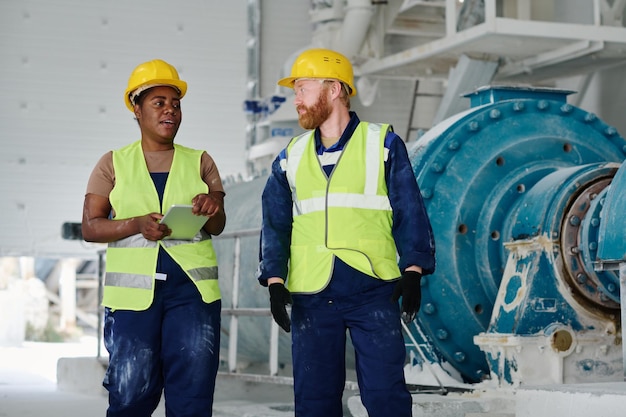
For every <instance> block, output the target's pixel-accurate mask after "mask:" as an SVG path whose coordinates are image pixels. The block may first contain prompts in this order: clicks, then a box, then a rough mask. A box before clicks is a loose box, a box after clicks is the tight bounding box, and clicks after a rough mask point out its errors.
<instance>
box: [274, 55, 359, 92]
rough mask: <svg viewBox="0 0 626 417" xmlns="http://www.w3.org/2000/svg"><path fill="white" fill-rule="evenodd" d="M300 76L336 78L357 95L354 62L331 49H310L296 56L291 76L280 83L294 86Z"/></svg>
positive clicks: (284, 85)
mask: <svg viewBox="0 0 626 417" xmlns="http://www.w3.org/2000/svg"><path fill="white" fill-rule="evenodd" d="M300 78H321V79H336V80H339V81H341V82H343V83H345V84H347V85H348V87H349V88H350V95H351V96H354V95H356V88H354V75H353V73H352V64H350V61H349V60H348V58H346V57H345V56H344V55H342V54H340V53H339V52H335V51H331V50H330V49H308V50H306V51H304V52H302V53H301V54H300V55H298V57H297V58H296V60H295V62H294V63H293V66H292V67H291V76H289V77H286V78H282V79H280V80H278V85H280V86H283V87H289V88H293V84H294V83H295V82H296V80H297V79H300Z"/></svg>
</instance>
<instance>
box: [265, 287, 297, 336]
mask: <svg viewBox="0 0 626 417" xmlns="http://www.w3.org/2000/svg"><path fill="white" fill-rule="evenodd" d="M269 290H270V310H272V317H274V321H275V322H276V323H277V324H278V325H279V326H280V327H282V328H283V330H284V331H286V332H287V333H289V332H290V331H291V319H289V314H287V308H286V307H285V306H286V305H287V304H289V305H291V304H293V300H292V299H291V293H290V292H289V290H288V289H287V288H285V286H284V285H283V284H280V283H278V282H275V283H273V284H270V286H269Z"/></svg>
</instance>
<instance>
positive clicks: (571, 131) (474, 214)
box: [409, 87, 626, 384]
mask: <svg viewBox="0 0 626 417" xmlns="http://www.w3.org/2000/svg"><path fill="white" fill-rule="evenodd" d="M569 93H570V92H569V91H563V90H554V89H539V88H514V87H488V88H481V89H478V90H477V91H475V92H473V93H471V94H468V95H467V97H469V99H470V101H471V109H469V110H467V111H465V112H463V113H460V114H457V115H455V116H453V117H451V118H449V119H447V120H445V121H444V122H442V123H441V124H439V125H438V126H435V127H434V128H433V129H431V130H430V131H428V132H427V133H426V134H425V135H424V136H422V137H421V138H420V139H419V140H418V141H417V142H416V143H415V144H414V145H413V146H412V147H411V148H410V150H409V151H410V157H411V160H412V164H413V167H414V171H415V175H416V178H417V179H418V183H419V184H420V187H421V191H422V194H423V197H424V200H425V202H426V205H427V210H428V213H429V215H430V218H431V221H432V223H433V229H434V232H435V239H436V244H437V270H436V272H435V274H434V275H432V276H429V277H427V278H426V279H424V280H423V298H422V309H421V311H420V313H419V326H420V327H421V329H422V330H423V332H416V334H415V336H416V337H417V338H419V337H420V335H422V339H427V340H422V341H423V342H424V343H426V344H427V345H428V346H430V347H431V348H432V349H429V350H428V351H431V352H434V354H435V355H436V357H437V359H439V360H441V359H443V360H445V361H447V362H449V363H450V364H451V365H452V366H453V367H454V368H456V369H457V370H458V371H459V372H460V373H461V375H462V376H463V378H464V379H465V380H466V381H468V382H478V381H480V380H481V379H484V378H486V377H488V376H492V377H497V378H498V379H499V380H500V382H503V383H510V384H517V383H520V382H522V381H524V382H525V383H565V382H579V381H606V380H621V379H622V353H621V335H620V332H621V330H620V291H619V277H618V275H617V273H616V272H615V271H614V270H613V269H614V268H608V270H604V269H605V268H597V266H598V265H601V262H598V260H599V259H598V247H599V246H600V247H602V246H603V245H604V247H611V248H616V247H617V245H621V253H619V254H617V255H613V258H614V259H617V263H619V262H620V260H622V259H624V253H625V252H624V249H623V248H624V230H625V229H624V227H623V220H622V219H621V218H620V219H616V220H617V221H615V222H614V223H615V224H614V225H613V226H612V227H610V228H606V227H602V226H605V219H606V218H607V213H606V212H607V211H608V210H613V209H610V208H609V207H610V205H609V204H607V203H608V201H609V198H608V197H609V196H610V195H613V196H614V197H613V199H612V200H613V201H612V202H611V204H614V205H615V206H616V208H617V207H621V208H622V211H621V213H624V211H623V209H624V199H621V200H620V199H619V198H618V197H617V196H618V194H619V193H620V191H617V190H615V188H614V187H612V186H611V181H612V180H613V178H614V177H615V175H616V172H617V171H618V168H619V166H620V164H621V162H622V161H623V160H624V157H625V153H626V141H625V140H624V138H622V137H621V136H620V135H619V134H618V132H617V131H616V130H615V129H614V128H612V127H610V126H607V125H606V124H605V123H603V122H602V121H601V120H599V119H598V118H597V117H596V116H595V115H593V114H590V113H587V112H585V111H583V110H581V109H579V108H576V107H574V106H572V105H569V104H567V101H566V98H567V95H568V94H569ZM621 190H623V188H621ZM607 209H608V210H607ZM617 217H623V216H619V215H618V216H617ZM606 229H610V230H606ZM603 230H604V232H603ZM607 237H608V238H609V239H608V240H607ZM615 242H617V244H616V243H615ZM424 335H425V337H424Z"/></svg>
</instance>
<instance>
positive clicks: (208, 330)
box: [104, 284, 221, 417]
mask: <svg viewBox="0 0 626 417" xmlns="http://www.w3.org/2000/svg"><path fill="white" fill-rule="evenodd" d="M192 285H193V284H192ZM220 310H221V302H220V301H216V302H214V303H211V304H206V303H204V302H203V301H202V299H201V298H200V295H199V293H198V292H197V290H196V289H195V287H194V288H193V291H186V290H183V291H180V292H175V291H171V292H168V291H157V295H156V296H155V300H154V303H153V304H152V306H151V307H150V308H149V309H148V310H145V311H126V310H116V311H114V312H111V311H110V310H108V309H107V311H106V313H105V314H106V315H105V326H104V341H105V345H106V348H107V350H108V351H109V368H108V370H107V373H106V376H105V380H104V386H105V388H106V389H107V390H108V391H109V408H108V410H107V416H108V417H149V416H151V415H152V412H153V411H154V410H155V408H156V407H157V405H158V403H159V400H160V398H161V393H162V392H163V391H164V393H165V407H166V415H167V416H168V417H200V416H202V417H210V416H211V415H212V407H213V392H214V388H215V377H216V375H217V369H218V366H219V347H220Z"/></svg>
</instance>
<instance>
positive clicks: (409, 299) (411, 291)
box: [391, 271, 422, 324]
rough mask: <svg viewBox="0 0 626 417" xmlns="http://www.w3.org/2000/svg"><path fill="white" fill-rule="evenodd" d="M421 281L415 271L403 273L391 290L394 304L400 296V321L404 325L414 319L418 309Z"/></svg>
mask: <svg viewBox="0 0 626 417" xmlns="http://www.w3.org/2000/svg"><path fill="white" fill-rule="evenodd" d="M421 279H422V274H421V273H419V272H417V271H404V274H402V277H401V278H400V281H398V283H397V284H396V288H394V290H393V295H392V296H391V299H392V300H393V301H394V302H397V301H398V300H399V299H400V296H402V320H403V321H404V323H406V324H409V323H410V322H412V321H413V319H415V315H416V314H417V312H418V311H419V309H420V302H421V301H422V288H421V287H420V280H421Z"/></svg>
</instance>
